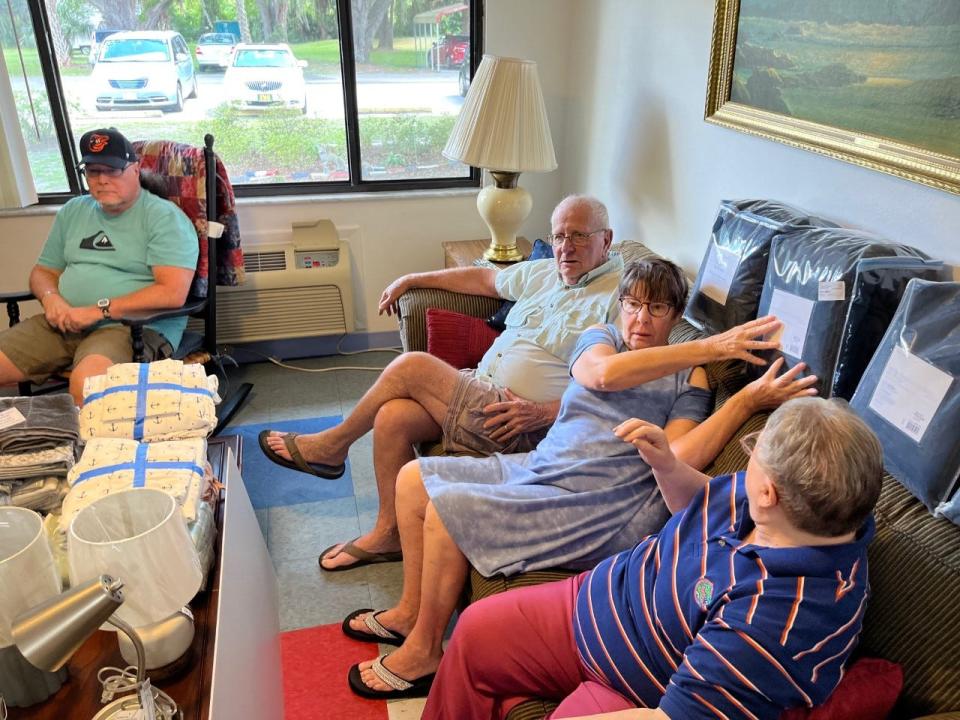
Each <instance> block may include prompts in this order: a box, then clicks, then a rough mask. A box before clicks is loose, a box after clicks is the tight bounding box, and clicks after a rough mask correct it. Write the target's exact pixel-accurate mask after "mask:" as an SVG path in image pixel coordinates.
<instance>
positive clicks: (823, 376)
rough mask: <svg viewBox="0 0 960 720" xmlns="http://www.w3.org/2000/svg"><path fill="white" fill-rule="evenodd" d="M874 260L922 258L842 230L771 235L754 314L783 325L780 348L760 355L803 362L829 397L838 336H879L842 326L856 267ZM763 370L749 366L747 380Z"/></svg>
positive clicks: (916, 252)
mask: <svg viewBox="0 0 960 720" xmlns="http://www.w3.org/2000/svg"><path fill="white" fill-rule="evenodd" d="M875 257H903V258H910V259H911V260H916V259H917V258H920V259H926V256H925V255H923V253H921V252H920V251H919V250H915V249H913V248H911V247H907V246H906V245H895V244H892V243H886V242H883V241H881V240H878V239H876V238H873V237H871V236H868V235H864V234H861V233H858V232H855V231H853V230H848V229H844V228H816V227H808V228H796V229H791V230H788V231H787V232H786V233H784V234H782V235H777V236H776V237H775V238H774V240H773V244H772V245H771V247H770V261H769V262H768V263H767V276H766V279H765V280H764V283H763V293H762V294H761V296H760V307H759V309H758V311H757V314H758V315H760V316H763V315H776V316H777V318H778V319H779V320H780V321H781V322H782V323H783V327H782V328H781V330H780V331H779V332H778V333H777V335H778V339H779V340H780V350H779V351H778V352H769V353H765V354H764V355H765V359H767V360H770V361H772V360H773V359H774V358H775V357H776V356H777V355H780V354H782V355H783V357H784V359H785V361H786V363H785V365H786V367H787V368H791V367H793V366H794V365H796V364H797V363H799V362H801V361H802V362H804V363H806V365H807V368H808V372H810V373H813V374H814V375H816V376H817V384H816V386H815V387H816V388H817V390H818V391H819V393H820V395H821V396H822V397H832V396H833V394H834V393H833V386H834V381H835V377H834V375H835V371H836V370H837V358H838V353H839V350H840V345H841V341H842V339H843V337H844V334H845V333H846V332H849V333H852V334H853V336H854V337H856V338H857V339H858V341H859V342H864V343H867V342H872V344H873V345H874V346H876V344H877V342H878V341H879V338H880V337H882V331H881V332H880V333H879V334H878V335H877V336H876V338H874V339H872V340H869V339H868V338H867V337H866V334H867V328H866V327H862V326H851V327H850V328H848V329H847V328H846V327H845V326H846V323H847V311H848V310H849V308H850V300H851V297H852V290H853V288H854V287H855V285H856V279H857V267H858V264H859V263H860V262H861V261H862V260H866V259H867V258H875ZM894 307H895V306H894ZM858 317H859V316H858ZM853 319H856V318H853ZM764 370H765V368H764V366H761V365H749V366H748V367H747V376H748V378H749V379H752V378H756V377H759V376H760V374H762V373H763V372H764Z"/></svg>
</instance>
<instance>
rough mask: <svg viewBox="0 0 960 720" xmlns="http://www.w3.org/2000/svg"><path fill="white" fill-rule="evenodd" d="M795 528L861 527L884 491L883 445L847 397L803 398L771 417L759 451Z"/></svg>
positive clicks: (820, 531) (827, 531) (832, 531)
mask: <svg viewBox="0 0 960 720" xmlns="http://www.w3.org/2000/svg"><path fill="white" fill-rule="evenodd" d="M754 454H755V456H756V459H757V461H758V462H759V463H760V465H761V466H762V467H763V469H764V470H765V471H766V472H767V473H768V475H769V476H770V479H771V480H772V481H773V483H774V485H776V487H777V494H778V497H779V500H780V504H781V506H782V507H783V510H784V513H785V514H786V516H787V519H788V520H790V522H792V523H793V525H794V526H795V527H797V528H798V529H800V530H803V531H805V532H809V533H812V534H814V535H819V536H821V537H837V536H839V535H845V534H846V533H849V532H853V531H855V530H856V529H857V528H859V527H860V526H861V525H862V524H863V523H864V521H865V520H866V519H867V516H869V515H870V512H871V511H872V510H873V506H874V505H875V504H876V502H877V498H878V497H879V496H880V486H881V482H882V478H883V448H882V447H881V445H880V441H879V440H877V436H876V435H874V434H873V431H872V430H871V429H870V428H869V427H867V424H866V423H865V422H863V420H861V419H860V418H859V417H858V416H857V414H856V413H854V412H853V411H852V410H851V409H850V408H849V406H848V405H847V403H846V402H844V401H843V400H837V399H833V400H825V399H823V398H815V397H808V398H797V399H794V400H790V401H789V402H786V403H784V404H783V405H781V406H780V407H779V408H778V409H777V410H776V411H775V412H774V413H773V414H772V415H771V416H770V419H769V420H768V421H767V425H766V427H765V428H764V429H763V432H762V433H761V435H760V439H759V440H758V441H757V447H756V450H755V451H754Z"/></svg>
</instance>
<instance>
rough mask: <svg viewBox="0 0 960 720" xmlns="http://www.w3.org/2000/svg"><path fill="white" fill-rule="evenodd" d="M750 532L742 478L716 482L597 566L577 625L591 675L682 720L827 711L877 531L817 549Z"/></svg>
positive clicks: (863, 593) (849, 646) (855, 629)
mask: <svg viewBox="0 0 960 720" xmlns="http://www.w3.org/2000/svg"><path fill="white" fill-rule="evenodd" d="M753 527H754V523H753V521H752V520H751V519H750V516H749V512H748V507H747V498H746V491H745V487H744V474H743V473H738V474H737V475H727V476H724V477H719V478H714V479H713V480H711V481H710V482H709V483H708V484H707V486H706V487H705V488H704V490H703V491H701V492H700V493H698V494H697V496H696V497H694V499H693V500H692V501H691V503H690V505H689V506H688V507H687V508H686V509H685V510H683V511H682V512H679V513H677V514H676V515H674V516H673V517H671V518H670V520H668V521H667V524H666V525H665V526H664V528H663V530H662V531H661V532H660V533H659V534H658V535H651V536H650V537H648V538H646V539H645V540H644V541H643V542H641V543H640V544H639V545H638V546H637V547H636V548H634V549H633V550H629V551H627V552H623V553H620V554H618V555H614V556H613V557H611V558H609V559H607V560H604V561H603V562H602V563H600V564H599V565H598V566H597V567H596V568H594V570H592V571H591V573H590V575H589V576H588V577H587V579H586V580H585V582H584V584H583V586H582V587H581V588H580V592H579V594H578V596H577V607H576V611H575V614H574V633H575V637H576V639H577V647H578V650H579V652H580V658H581V660H582V662H583V663H584V665H585V667H587V668H588V669H589V671H590V672H591V673H592V674H594V675H595V676H596V677H597V678H598V679H599V680H600V681H602V682H604V683H605V684H607V685H609V686H610V687H612V688H614V689H616V690H617V691H618V692H620V693H622V694H623V695H624V696H625V697H628V698H630V699H632V700H633V701H634V702H635V703H636V704H637V705H638V706H640V707H650V708H655V707H659V708H660V709H661V710H663V711H664V712H665V713H666V714H667V715H668V716H669V717H671V718H674V720H680V718H684V719H686V718H723V717H729V718H733V717H738V718H739V717H748V718H752V717H756V718H779V716H780V713H781V711H782V710H783V709H785V708H791V707H797V706H808V707H809V706H814V705H820V704H822V703H823V702H824V701H825V700H826V699H827V697H828V696H829V694H830V693H831V692H832V691H833V689H834V688H835V687H836V685H837V683H838V682H839V681H840V678H841V677H842V676H843V666H844V663H845V661H846V660H847V658H848V657H849V655H850V652H851V651H852V650H853V648H854V646H855V645H856V642H857V637H858V635H859V633H860V627H861V624H862V621H863V614H864V611H865V609H866V601H867V595H868V592H869V584H868V582H867V545H868V544H869V542H870V539H871V538H872V537H873V530H874V525H873V519H872V518H871V519H869V520H868V521H867V523H866V524H865V525H864V527H863V528H861V530H860V532H859V533H858V534H857V537H856V538H855V539H854V541H853V542H850V543H844V544H840V545H824V546H818V547H791V548H772V547H765V546H760V545H753V544H748V543H746V542H745V540H744V538H746V537H747V535H748V534H749V532H750V531H751V530H752V529H753Z"/></svg>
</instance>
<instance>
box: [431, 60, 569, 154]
mask: <svg viewBox="0 0 960 720" xmlns="http://www.w3.org/2000/svg"><path fill="white" fill-rule="evenodd" d="M443 154H444V156H446V157H448V158H450V159H451V160H459V161H460V162H464V163H466V164H467V165H472V166H474V167H479V168H486V169H487V170H497V171H501V172H549V171H550V170H555V169H556V168H557V157H556V155H555V154H554V151H553V140H552V138H551V137H550V124H549V122H548V121H547V109H546V106H545V105H544V103H543V93H542V92H541V90H540V79H539V78H538V76H537V64H536V63H535V62H532V61H530V60H519V59H517V58H503V57H495V56H493V55H484V56H483V60H482V61H481V62H480V67H478V68H477V73H476V75H475V76H474V78H473V81H472V82H471V83H470V90H469V92H467V97H466V99H465V100H464V102H463V108H462V109H461V110H460V116H459V117H458V118H457V122H456V125H454V127H453V132H452V133H451V134H450V139H449V140H448V141H447V145H446V147H445V148H444V149H443Z"/></svg>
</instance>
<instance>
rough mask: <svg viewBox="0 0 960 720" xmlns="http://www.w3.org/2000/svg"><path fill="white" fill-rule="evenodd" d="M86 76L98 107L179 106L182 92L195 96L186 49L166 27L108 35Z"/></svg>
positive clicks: (167, 108)
mask: <svg viewBox="0 0 960 720" xmlns="http://www.w3.org/2000/svg"><path fill="white" fill-rule="evenodd" d="M90 79H91V80H92V82H93V88H94V93H95V98H96V106H97V110H113V109H120V108H133V109H142V108H149V107H158V108H160V109H162V110H164V111H172V112H179V111H181V110H182V109H183V99H184V98H185V97H196V96H197V76H196V73H194V70H193V58H192V57H190V50H189V48H187V43H186V42H185V41H184V39H183V36H182V35H181V34H180V33H178V32H172V31H169V30H163V31H159V30H137V31H130V32H117V33H113V34H112V35H110V36H108V37H107V38H105V39H104V40H103V42H102V43H101V44H100V48H99V50H98V52H97V62H96V64H95V65H94V66H93V73H92V74H91V75H90Z"/></svg>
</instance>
